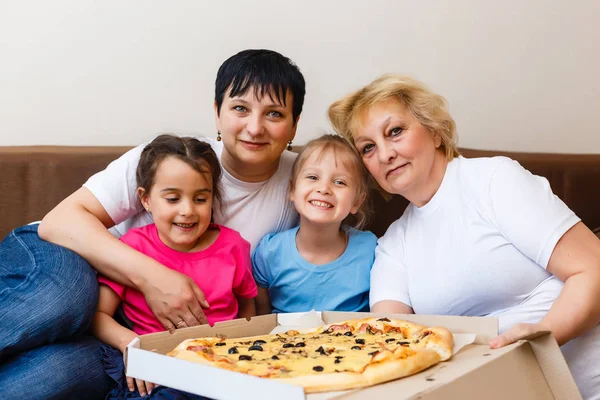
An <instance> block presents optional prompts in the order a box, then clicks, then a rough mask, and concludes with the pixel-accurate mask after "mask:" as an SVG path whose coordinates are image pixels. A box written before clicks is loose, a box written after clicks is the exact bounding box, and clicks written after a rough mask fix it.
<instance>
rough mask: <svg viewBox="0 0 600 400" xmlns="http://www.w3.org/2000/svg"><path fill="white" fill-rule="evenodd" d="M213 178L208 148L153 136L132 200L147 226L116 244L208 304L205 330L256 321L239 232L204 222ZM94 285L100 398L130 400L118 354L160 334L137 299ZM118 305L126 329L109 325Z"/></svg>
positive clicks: (214, 165)
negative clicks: (104, 377) (108, 380)
mask: <svg viewBox="0 0 600 400" xmlns="http://www.w3.org/2000/svg"><path fill="white" fill-rule="evenodd" d="M220 176H221V167H220V165H219V160H218V158H217V155H216V154H215V152H214V151H213V150H212V149H211V147H210V145H209V144H208V143H205V142H201V141H199V140H197V139H194V138H180V137H177V136H172V135H160V136H158V137H157V138H156V139H154V140H153V141H152V142H151V143H150V144H148V145H147V146H146V147H145V148H144V150H143V151H142V154H141V156H140V161H139V164H138V167H137V172H136V178H137V184H138V196H139V198H140V201H141V204H142V205H143V207H144V208H145V209H146V210H147V211H149V212H151V213H152V216H153V219H154V224H150V225H147V226H144V227H142V228H134V229H131V230H129V231H128V232H127V233H126V234H125V235H123V236H122V237H121V240H122V241H123V242H125V243H127V244H128V245H129V246H131V247H133V248H134V249H136V250H138V251H140V252H142V253H144V254H146V255H148V256H150V257H152V258H154V259H156V260H157V261H158V262H160V263H161V264H163V265H165V266H167V267H169V268H171V269H173V270H175V271H178V272H180V273H182V274H185V275H187V276H188V277H190V278H191V279H193V280H194V282H195V283H196V284H197V285H198V286H199V287H200V289H201V290H202V291H203V292H204V294H205V296H206V300H207V302H208V303H209V307H208V308H207V309H205V310H204V314H205V315H206V319H207V320H208V322H209V323H210V324H211V325H212V324H214V323H215V322H218V321H224V320H230V319H234V318H237V317H250V316H254V315H256V310H255V304H254V297H255V296H256V294H257V288H256V283H255V282H254V279H253V278H252V264H251V261H250V244H249V243H248V242H247V241H246V240H244V239H243V238H242V237H241V236H240V234H239V233H238V232H236V231H234V230H232V229H229V228H226V227H224V226H220V225H216V224H213V223H211V221H212V213H213V202H214V200H219V189H218V182H219V179H220ZM98 280H99V282H100V283H101V284H100V294H99V296H100V297H99V301H98V311H97V312H96V316H95V317H94V321H93V323H92V332H93V333H94V335H95V336H97V337H98V339H100V340H101V341H103V342H104V343H106V344H107V345H109V346H106V347H105V349H104V361H105V366H106V369H107V373H108V374H109V375H110V376H111V377H113V378H114V379H115V381H116V383H117V385H116V386H115V388H114V389H113V390H112V391H111V392H110V393H109V396H108V397H107V398H114V399H116V398H125V397H126V398H128V399H131V398H135V396H134V397H132V394H133V393H127V390H129V392H134V391H135V389H136V388H135V385H134V379H133V378H130V377H127V378H126V379H123V371H124V368H123V366H122V364H123V361H122V354H121V353H124V352H125V348H126V347H127V344H129V342H131V340H133V339H134V338H135V337H136V336H138V335H143V334H146V333H153V332H159V331H163V330H164V328H163V326H162V324H161V323H160V322H159V321H158V319H157V318H156V317H155V316H154V315H153V313H152V311H151V310H150V307H148V304H147V303H146V300H145V298H144V296H143V295H142V293H141V292H139V291H137V290H135V289H131V288H129V287H127V286H124V285H121V284H119V283H116V282H114V281H112V280H110V279H108V278H106V277H103V276H100V277H99V278H98ZM120 304H122V305H123V311H124V312H125V315H126V316H127V317H128V318H129V319H130V320H131V322H132V329H128V328H125V327H124V326H122V325H120V324H119V323H118V322H117V321H115V319H114V318H113V315H114V313H115V311H116V310H117V307H118V306H119V305H120ZM195 313H202V311H201V310H196V312H195ZM198 319H200V318H198ZM172 323H173V326H172V327H171V330H174V329H177V328H183V327H186V326H187V323H186V321H185V320H184V319H183V318H181V319H178V320H175V321H172ZM117 350H118V351H117ZM135 381H136V382H135V383H136V384H137V389H138V393H139V395H140V396H146V395H150V392H151V391H152V397H154V395H155V394H156V395H158V394H159V393H158V392H159V391H160V390H162V389H166V390H169V391H171V392H170V393H169V395H170V396H173V395H174V394H177V393H175V392H176V391H173V390H172V389H168V388H162V387H158V388H157V389H156V390H152V389H153V388H154V387H155V385H154V384H152V383H150V382H144V381H142V380H139V379H136V380H135ZM159 389H160V390H159ZM166 394H167V393H163V395H166ZM178 394H181V396H180V397H183V398H187V397H188V395H187V394H185V393H182V392H178Z"/></svg>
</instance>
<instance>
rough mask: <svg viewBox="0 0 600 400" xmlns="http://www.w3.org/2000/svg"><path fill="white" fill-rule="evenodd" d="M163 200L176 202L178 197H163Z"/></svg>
mask: <svg viewBox="0 0 600 400" xmlns="http://www.w3.org/2000/svg"><path fill="white" fill-rule="evenodd" d="M165 200H166V201H167V203H177V201H179V198H178V197H165Z"/></svg>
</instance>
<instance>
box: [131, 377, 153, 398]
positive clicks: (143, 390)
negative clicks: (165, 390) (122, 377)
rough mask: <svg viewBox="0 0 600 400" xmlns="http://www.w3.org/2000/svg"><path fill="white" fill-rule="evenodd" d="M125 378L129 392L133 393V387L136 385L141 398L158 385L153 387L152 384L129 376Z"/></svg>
mask: <svg viewBox="0 0 600 400" xmlns="http://www.w3.org/2000/svg"><path fill="white" fill-rule="evenodd" d="M126 378H127V387H128V388H129V391H130V392H134V391H135V385H136V384H137V387H138V391H139V392H140V396H142V397H143V396H145V395H147V394H149V393H150V392H151V391H152V389H154V388H155V387H156V386H158V385H155V384H154V383H151V382H146V381H143V380H141V379H135V378H132V377H130V376H127V377H126ZM134 381H135V383H134Z"/></svg>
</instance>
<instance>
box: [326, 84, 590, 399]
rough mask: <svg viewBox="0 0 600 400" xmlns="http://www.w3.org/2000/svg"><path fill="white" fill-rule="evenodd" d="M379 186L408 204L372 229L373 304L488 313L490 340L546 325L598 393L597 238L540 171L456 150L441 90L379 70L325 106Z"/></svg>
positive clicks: (382, 308) (581, 378) (497, 342)
mask: <svg viewBox="0 0 600 400" xmlns="http://www.w3.org/2000/svg"><path fill="white" fill-rule="evenodd" d="M329 117H330V119H331V122H332V124H333V126H334V128H335V129H336V130H337V131H338V132H339V133H340V134H342V135H344V136H345V137H346V138H347V139H348V140H349V141H350V142H351V143H353V145H354V146H355V148H356V149H357V151H358V152H359V154H360V155H361V157H362V160H363V163H364V165H365V166H366V168H367V169H368V171H369V172H370V174H371V175H372V177H373V178H374V179H375V181H377V183H378V184H379V186H380V187H381V188H382V189H383V190H384V191H386V192H388V193H390V194H394V195H401V196H403V197H405V198H406V199H407V200H408V201H410V204H409V206H408V208H407V209H406V211H405V212H404V214H403V215H402V217H401V218H400V219H399V220H397V221H396V222H394V223H393V224H392V225H391V226H390V227H389V229H388V231H387V232H386V234H385V235H384V236H383V237H382V238H381V239H380V240H379V244H378V247H377V250H376V259H375V264H374V265H373V268H372V271H371V291H370V305H371V310H372V311H373V312H394V313H413V312H414V313H419V314H442V315H465V316H495V317H498V319H499V324H500V333H501V334H500V336H498V337H496V338H495V339H493V340H492V341H491V342H490V346H491V347H492V348H497V347H502V346H505V345H507V344H509V343H512V342H514V341H515V338H517V337H519V336H521V335H525V334H527V333H530V332H533V331H539V330H549V331H551V332H552V334H553V335H554V337H555V338H556V340H557V341H558V343H559V344H560V345H561V346H562V347H561V349H562V350H563V354H564V355H565V358H566V360H567V363H568V364H569V367H570V368H571V372H572V373H573V375H574V377H575V381H576V382H577V385H578V386H579V389H580V390H581V392H582V394H583V396H584V398H586V399H600V364H598V362H597V360H598V359H599V358H600V328H599V327H598V322H599V321H600V301H598V299H600V241H599V240H598V238H597V237H596V236H595V235H594V234H593V233H592V232H591V231H590V230H589V229H588V228H587V227H586V226H585V225H584V224H583V223H582V222H581V220H580V219H579V218H578V217H577V216H576V215H575V214H574V213H573V212H572V211H571V210H570V209H569V208H568V207H567V206H566V205H565V204H564V203H563V202H562V201H561V200H560V199H559V198H558V197H557V196H555V195H554V194H553V193H552V190H551V189H550V185H549V184H548V181H547V180H546V179H544V178H542V177H539V176H535V175H532V174H531V173H530V172H529V171H527V170H525V169H524V168H523V167H521V166H520V165H519V164H518V163H517V162H516V161H513V160H511V159H509V158H506V157H493V158H474V159H466V158H464V157H461V156H460V155H459V153H458V151H457V148H456V143H457V136H456V126H455V123H454V120H453V119H452V117H451V116H450V114H449V112H448V109H447V106H446V102H445V100H444V98H443V97H441V96H439V95H437V94H435V93H433V92H431V91H430V90H429V89H428V88H426V87H425V86H424V85H423V84H421V83H419V82H417V81H415V80H413V79H410V78H407V77H404V76H397V75H387V76H383V77H381V78H379V79H377V80H375V81H373V82H372V83H370V84H369V85H367V86H365V87H363V88H362V89H360V90H358V91H356V92H354V93H352V94H350V95H348V96H346V97H344V98H342V99H341V100H339V101H337V102H335V103H334V104H332V105H331V107H330V108H329Z"/></svg>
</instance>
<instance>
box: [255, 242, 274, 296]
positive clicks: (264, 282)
mask: <svg viewBox="0 0 600 400" xmlns="http://www.w3.org/2000/svg"><path fill="white" fill-rule="evenodd" d="M272 237H273V234H268V235H266V236H265V237H263V238H262V240H261V241H260V242H259V243H258V246H256V249H255V250H254V253H253V255H252V267H253V273H254V280H255V281H256V284H257V285H258V286H260V287H262V288H266V289H268V288H269V287H270V286H271V284H272V283H273V277H272V274H271V270H270V267H271V266H270V264H271V263H270V262H269V261H271V260H270V255H269V253H270V252H269V250H268V249H269V247H270V246H269V243H270V240H271V238H272Z"/></svg>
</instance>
